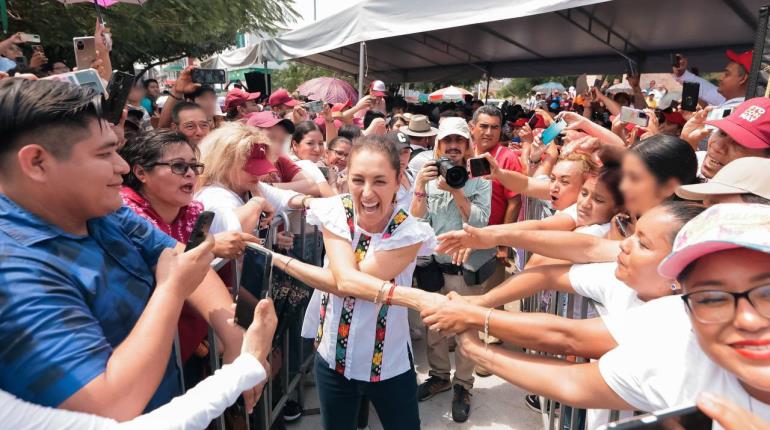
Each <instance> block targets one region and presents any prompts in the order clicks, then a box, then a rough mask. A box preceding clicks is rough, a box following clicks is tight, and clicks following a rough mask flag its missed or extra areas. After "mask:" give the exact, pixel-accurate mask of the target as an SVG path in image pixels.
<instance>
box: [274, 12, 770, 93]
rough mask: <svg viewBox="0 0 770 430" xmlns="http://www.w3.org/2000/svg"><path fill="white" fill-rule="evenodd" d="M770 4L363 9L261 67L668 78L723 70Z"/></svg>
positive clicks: (288, 36) (285, 43) (411, 75)
mask: <svg viewBox="0 0 770 430" xmlns="http://www.w3.org/2000/svg"><path fill="white" fill-rule="evenodd" d="M765 2H770V1H768V0H645V1H639V0H614V1H613V0H515V1H510V0H506V1H503V0H476V1H468V0H421V1H399V2H393V1H392V0H364V1H363V2H361V3H358V4H356V5H354V6H352V7H350V8H348V9H346V10H343V11H341V12H339V13H338V14H336V15H332V16H330V17H327V18H325V19H322V20H319V21H317V22H314V23H312V24H309V25H307V26H304V27H300V28H298V29H296V30H292V31H290V32H287V33H284V34H282V35H279V36H278V37H275V38H272V39H266V40H264V41H263V42H262V44H261V46H260V50H259V51H260V52H259V54H260V55H261V56H263V57H262V58H267V59H270V60H274V61H278V62H282V61H285V60H289V59H293V60H297V61H300V62H304V63H308V64H315V65H319V66H322V67H325V68H328V69H331V70H337V71H341V72H345V73H349V74H353V75H357V74H358V73H359V43H360V42H366V51H365V54H366V55H365V58H366V61H365V65H366V70H365V73H366V75H367V77H368V78H370V79H383V80H386V81H391V82H417V81H426V80H460V79H478V78H481V77H482V76H484V75H485V74H486V75H487V76H490V77H505V76H543V75H555V74H581V73H622V72H624V71H625V68H626V63H627V61H626V59H625V58H624V57H628V58H630V59H632V60H634V61H636V62H638V63H639V65H640V67H641V70H642V71H643V72H653V71H666V70H671V66H670V60H669V54H671V53H674V52H681V53H683V54H684V55H686V56H687V57H688V58H690V60H691V61H690V64H692V65H695V66H698V67H699V68H700V69H701V70H702V71H717V70H721V68H722V67H724V64H725V57H724V51H725V49H726V48H728V47H729V48H733V49H736V50H741V49H750V48H751V47H752V45H753V40H754V33H755V28H756V19H757V18H756V16H757V11H758V10H759V8H760V7H761V6H762V5H763V4H764V3H765Z"/></svg>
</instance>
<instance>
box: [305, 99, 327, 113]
mask: <svg viewBox="0 0 770 430" xmlns="http://www.w3.org/2000/svg"><path fill="white" fill-rule="evenodd" d="M305 109H306V110H307V111H308V112H311V113H319V112H323V110H324V102H323V100H314V101H312V102H307V103H305Z"/></svg>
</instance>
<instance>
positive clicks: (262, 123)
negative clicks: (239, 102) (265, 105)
mask: <svg viewBox="0 0 770 430" xmlns="http://www.w3.org/2000/svg"><path fill="white" fill-rule="evenodd" d="M278 124H280V125H282V126H283V127H284V128H285V129H286V131H287V132H289V133H294V123H293V122H291V121H290V120H288V119H286V118H282V117H281V116H280V115H278V112H273V111H269V110H266V111H262V112H254V113H252V114H251V115H249V119H248V120H247V121H246V125H248V126H251V127H257V128H270V127H274V126H276V125H278Z"/></svg>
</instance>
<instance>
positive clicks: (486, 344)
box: [484, 308, 495, 352]
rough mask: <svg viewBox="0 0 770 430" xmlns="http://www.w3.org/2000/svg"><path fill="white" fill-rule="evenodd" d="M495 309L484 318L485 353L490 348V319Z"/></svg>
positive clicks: (490, 310) (489, 311)
mask: <svg viewBox="0 0 770 430" xmlns="http://www.w3.org/2000/svg"><path fill="white" fill-rule="evenodd" d="M493 310H495V308H489V310H487V314H486V315H485V316H484V351H485V352H486V350H487V349H488V348H489V318H490V317H491V316H492V311H493Z"/></svg>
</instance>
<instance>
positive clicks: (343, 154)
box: [329, 149, 350, 159]
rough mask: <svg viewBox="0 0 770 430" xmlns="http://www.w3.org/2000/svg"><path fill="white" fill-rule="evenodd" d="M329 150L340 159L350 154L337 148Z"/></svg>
mask: <svg viewBox="0 0 770 430" xmlns="http://www.w3.org/2000/svg"><path fill="white" fill-rule="evenodd" d="M329 151H332V152H333V153H335V154H337V156H338V157H340V158H342V159H345V158H348V157H349V156H350V154H348V153H347V152H342V151H340V150H337V149H330V150H329Z"/></svg>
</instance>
